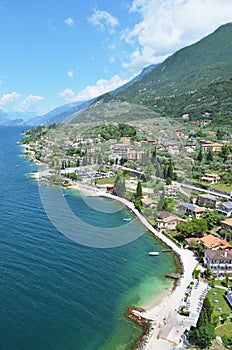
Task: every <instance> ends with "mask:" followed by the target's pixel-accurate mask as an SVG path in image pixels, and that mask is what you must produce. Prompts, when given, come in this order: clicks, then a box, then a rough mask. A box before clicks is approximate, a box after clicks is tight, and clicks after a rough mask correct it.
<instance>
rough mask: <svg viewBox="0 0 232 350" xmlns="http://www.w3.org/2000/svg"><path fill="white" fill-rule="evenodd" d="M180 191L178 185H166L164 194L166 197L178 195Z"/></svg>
mask: <svg viewBox="0 0 232 350" xmlns="http://www.w3.org/2000/svg"><path fill="white" fill-rule="evenodd" d="M178 191H179V187H178V186H177V185H167V186H164V194H165V197H173V198H176V197H177V193H178Z"/></svg>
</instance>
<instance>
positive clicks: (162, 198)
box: [157, 190, 165, 211]
mask: <svg viewBox="0 0 232 350" xmlns="http://www.w3.org/2000/svg"><path fill="white" fill-rule="evenodd" d="M164 202H165V195H164V190H162V192H161V195H160V198H159V202H158V204H157V211H161V210H163V208H164Z"/></svg>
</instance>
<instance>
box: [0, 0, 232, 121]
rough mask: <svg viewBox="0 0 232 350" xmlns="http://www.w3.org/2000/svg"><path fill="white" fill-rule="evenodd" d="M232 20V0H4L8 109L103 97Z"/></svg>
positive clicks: (3, 94) (1, 19)
mask: <svg viewBox="0 0 232 350" xmlns="http://www.w3.org/2000/svg"><path fill="white" fill-rule="evenodd" d="M227 22H232V1H231V0H96V1H91V0H59V1H57V0H39V1H38V0H33V1H30V0H5V1H1V0H0V38H1V39H0V43H1V54H0V63H1V64H0V109H3V110H5V111H9V110H11V111H35V112H37V113H38V114H44V113H46V112H48V111H50V110H52V109H53V108H55V107H57V106H60V105H63V104H65V103H69V102H74V101H82V100H88V99H90V98H92V97H96V96H98V95H100V94H102V93H105V92H107V91H110V90H113V89H115V88H116V87H118V86H120V85H122V84H124V83H126V82H127V81H128V80H131V79H132V78H133V77H134V76H135V75H137V74H138V73H140V71H141V70H142V68H144V67H146V66H148V65H150V64H152V63H159V62H162V61H163V60H164V59H165V58H166V57H167V56H169V55H170V54H172V53H173V52H175V51H176V50H178V49H180V48H181V47H184V46H186V45H189V44H191V43H193V42H195V41H197V40H199V39H201V38H202V37H203V36H205V35H207V34H209V33H211V32H212V31H214V30H215V29H216V28H217V27H218V26H220V25H221V24H224V23H227Z"/></svg>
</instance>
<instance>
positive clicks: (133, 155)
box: [126, 149, 144, 160]
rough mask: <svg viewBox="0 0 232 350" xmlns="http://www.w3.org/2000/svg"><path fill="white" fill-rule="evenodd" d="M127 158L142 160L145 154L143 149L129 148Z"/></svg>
mask: <svg viewBox="0 0 232 350" xmlns="http://www.w3.org/2000/svg"><path fill="white" fill-rule="evenodd" d="M126 156H127V159H130V160H141V159H142V158H143V156H144V152H143V151H135V150H129V149H128V150H127V153H126Z"/></svg>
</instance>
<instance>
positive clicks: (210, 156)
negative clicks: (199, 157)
mask: <svg viewBox="0 0 232 350" xmlns="http://www.w3.org/2000/svg"><path fill="white" fill-rule="evenodd" d="M206 161H207V162H208V163H210V162H212V161H213V151H212V148H209V150H208V152H207V153H206Z"/></svg>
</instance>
